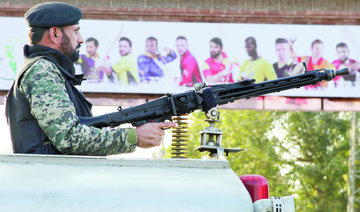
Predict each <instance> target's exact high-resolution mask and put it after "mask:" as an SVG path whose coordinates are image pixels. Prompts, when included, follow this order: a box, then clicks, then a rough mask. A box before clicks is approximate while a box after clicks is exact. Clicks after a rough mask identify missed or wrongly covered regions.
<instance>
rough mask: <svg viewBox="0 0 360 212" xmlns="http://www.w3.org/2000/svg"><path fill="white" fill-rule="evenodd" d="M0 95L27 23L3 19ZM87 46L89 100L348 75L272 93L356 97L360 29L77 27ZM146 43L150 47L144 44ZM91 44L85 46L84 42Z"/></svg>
mask: <svg viewBox="0 0 360 212" xmlns="http://www.w3.org/2000/svg"><path fill="white" fill-rule="evenodd" d="M0 27H2V29H6V33H2V34H1V35H0V37H1V39H0V89H1V90H8V89H9V88H10V86H11V84H12V81H13V79H14V78H15V76H16V74H17V72H18V71H19V67H20V66H21V64H22V62H23V54H22V47H23V45H24V44H26V43H28V41H27V31H28V28H27V24H26V22H25V20H24V18H14V17H0ZM80 27H81V29H80V32H81V34H82V36H83V39H84V44H83V45H82V47H81V50H80V54H81V59H80V60H79V61H78V62H77V63H76V64H75V67H76V70H77V73H78V74H81V73H83V74H85V77H86V78H87V80H86V81H84V82H83V84H82V85H81V86H80V89H81V90H82V91H86V92H109V93H113V92H115V93H147V94H150V93H151V94H163V93H177V92H182V91H185V90H189V89H192V85H193V84H194V83H196V82H206V83H207V84H214V83H229V82H236V81H240V80H243V79H247V78H255V79H256V82H261V81H265V80H271V79H276V78H281V77H285V76H291V75H296V74H299V73H302V71H303V65H302V62H305V63H306V64H307V68H308V70H313V69H319V68H331V69H341V68H344V67H348V68H349V69H350V71H351V74H350V75H349V76H345V77H338V78H336V80H334V81H331V82H327V83H320V84H318V85H315V86H306V87H304V88H300V89H293V90H288V91H284V92H281V93H277V94H276V95H280V96H300V97H301V96H302V97H352V98H354V97H355V98H357V97H360V92H358V91H360V79H359V73H360V72H359V70H360V64H359V63H358V62H357V60H360V48H358V47H359V46H360V43H359V42H360V40H359V38H358V37H357V36H356V35H357V34H359V33H360V27H359V26H346V25H285V24H239V23H184V22H141V21H118V20H88V19H85V20H81V21H80ZM149 38H150V39H149ZM86 40H88V42H86Z"/></svg>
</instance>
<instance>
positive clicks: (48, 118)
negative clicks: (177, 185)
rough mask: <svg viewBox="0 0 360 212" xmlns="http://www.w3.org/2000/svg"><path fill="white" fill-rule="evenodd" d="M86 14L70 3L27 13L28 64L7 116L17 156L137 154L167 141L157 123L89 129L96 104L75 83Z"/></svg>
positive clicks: (45, 5) (9, 101)
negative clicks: (81, 23) (138, 149)
mask: <svg viewBox="0 0 360 212" xmlns="http://www.w3.org/2000/svg"><path fill="white" fill-rule="evenodd" d="M81 15H82V13H81V10H80V9H79V8H77V7H75V6H73V5H69V4H64V3H43V4H39V5H36V6H35V7H33V8H31V9H29V10H28V11H27V12H26V13H25V18H26V20H27V22H28V25H29V27H30V31H29V39H30V44H31V45H30V46H29V45H25V47H24V54H25V62H24V65H23V67H22V68H21V70H20V73H19V75H18V77H17V79H16V80H15V82H14V84H13V86H12V88H11V89H10V91H9V94H8V97H7V102H6V116H7V120H8V124H9V125H10V132H11V139H12V142H13V146H14V152H15V153H35V154H76V155H109V154H118V153H124V152H132V151H134V150H135V147H136V146H139V147H144V148H148V147H153V146H158V145H160V143H161V140H162V136H163V135H164V131H163V130H162V128H163V127H174V126H176V124H175V123H151V124H144V125H142V126H140V127H137V128H136V129H133V128H111V129H109V128H103V129H98V128H94V127H89V126H85V125H82V124H80V123H79V117H89V116H92V114H91V104H90V103H89V102H88V101H87V100H86V99H85V97H84V95H83V94H82V93H81V92H79V91H78V90H77V89H76V88H75V85H77V84H79V83H80V82H81V79H80V78H79V77H77V76H75V69H74V64H73V63H74V62H75V61H77V60H78V59H79V48H80V44H82V43H83V38H82V36H81V34H80V32H79V29H80V27H79V24H78V22H79V20H80V18H81Z"/></svg>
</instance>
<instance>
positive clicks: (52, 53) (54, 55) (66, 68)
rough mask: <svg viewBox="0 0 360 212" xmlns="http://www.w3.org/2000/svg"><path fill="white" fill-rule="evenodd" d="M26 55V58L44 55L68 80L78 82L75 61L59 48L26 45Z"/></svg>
mask: <svg viewBox="0 0 360 212" xmlns="http://www.w3.org/2000/svg"><path fill="white" fill-rule="evenodd" d="M24 55H25V57H26V58H33V57H37V56H44V57H45V58H46V59H48V60H50V61H52V62H53V63H54V64H55V65H56V66H57V67H58V68H59V69H60V71H61V72H62V73H63V74H64V76H65V77H66V78H67V79H68V80H70V81H71V82H73V83H74V84H77V82H78V80H77V79H76V78H75V67H74V63H73V62H72V61H71V60H70V59H69V58H68V57H67V56H65V55H64V54H62V53H61V52H59V51H58V50H56V49H53V48H50V47H47V46H42V45H33V46H29V45H25V46H24Z"/></svg>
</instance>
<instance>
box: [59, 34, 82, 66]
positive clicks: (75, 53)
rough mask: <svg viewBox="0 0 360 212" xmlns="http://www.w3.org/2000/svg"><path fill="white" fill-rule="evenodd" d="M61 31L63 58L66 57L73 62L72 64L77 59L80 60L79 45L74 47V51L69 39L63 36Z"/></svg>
mask: <svg viewBox="0 0 360 212" xmlns="http://www.w3.org/2000/svg"><path fill="white" fill-rule="evenodd" d="M61 31H62V34H63V37H62V40H61V48H62V51H63V52H64V54H65V56H67V57H68V58H69V59H70V60H71V61H73V62H76V61H78V60H79V58H80V54H79V49H80V47H81V45H80V44H78V45H77V46H76V48H75V49H74V48H73V47H72V46H71V43H70V39H69V37H68V36H67V35H66V34H65V32H64V30H63V29H61Z"/></svg>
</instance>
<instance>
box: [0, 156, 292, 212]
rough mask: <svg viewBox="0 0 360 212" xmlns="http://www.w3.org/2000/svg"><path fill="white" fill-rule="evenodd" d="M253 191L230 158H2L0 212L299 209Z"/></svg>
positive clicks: (286, 211)
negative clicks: (254, 198)
mask: <svg viewBox="0 0 360 212" xmlns="http://www.w3.org/2000/svg"><path fill="white" fill-rule="evenodd" d="M250 177H251V176H250ZM245 181H246V176H245ZM250 181H251V180H250ZM250 181H249V182H246V183H248V184H249V183H250V184H253V183H252V182H250ZM246 183H245V184H246ZM247 186H249V185H247ZM250 186H251V185H250ZM260 186H264V185H260ZM265 186H267V185H265ZM263 188H264V187H262V189H263ZM267 189H268V188H267ZM249 190H250V193H249V191H248V190H247V189H246V187H245V186H244V184H243V182H242V180H240V179H239V177H238V176H237V175H236V174H235V172H234V171H233V170H232V169H231V168H230V167H229V163H228V161H227V160H202V159H135V160H134V159H124V158H116V157H84V156H51V155H25V154H9V155H0V211H37V212H38V211H104V212H105V211H148V212H150V211H157V212H159V211H207V212H208V211H242V212H252V211H262V212H265V211H266V212H267V211H269V212H270V211H271V212H273V211H274V212H280V211H281V212H289V211H290V212H292V211H295V209H294V200H293V198H292V197H291V196H289V197H282V198H274V197H272V198H265V199H260V200H257V201H256V202H255V203H253V201H252V197H251V196H254V192H257V191H256V185H255V191H254V188H252V189H249ZM251 190H252V191H251Z"/></svg>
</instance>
